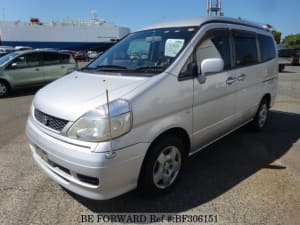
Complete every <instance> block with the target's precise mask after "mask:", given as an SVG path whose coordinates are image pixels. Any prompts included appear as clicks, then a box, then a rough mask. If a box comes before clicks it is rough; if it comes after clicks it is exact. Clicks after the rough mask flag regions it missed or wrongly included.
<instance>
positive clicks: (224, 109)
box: [192, 28, 237, 151]
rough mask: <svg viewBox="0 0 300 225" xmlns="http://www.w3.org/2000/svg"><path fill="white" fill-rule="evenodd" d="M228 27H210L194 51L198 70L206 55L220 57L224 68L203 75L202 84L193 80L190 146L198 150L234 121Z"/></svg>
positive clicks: (234, 95)
mask: <svg viewBox="0 0 300 225" xmlns="http://www.w3.org/2000/svg"><path fill="white" fill-rule="evenodd" d="M229 34H230V33H229V30H227V29H226V28H224V29H213V30H209V31H208V32H207V33H206V35H205V38H203V39H202V40H201V41H200V43H199V44H198V46H197V47H196V50H195V53H194V59H195V61H196V67H197V73H198V74H201V62H202V61H203V60H204V59H208V58H222V59H223V60H224V71H222V72H219V73H215V74H210V75H207V76H206V81H205V83H200V82H199V80H198V78H195V79H194V106H193V146H192V149H193V150H194V151H197V150H198V149H200V148H202V147H203V146H205V145H207V144H209V143H210V142H212V141H213V140H215V139H216V138H218V137H220V136H222V135H224V134H225V133H226V132H228V131H229V130H231V129H232V128H233V127H234V126H235V125H236V124H235V112H236V100H237V96H236V81H235V74H233V73H234V72H233V71H232V70H230V69H231V50H230V49H231V48H230V38H229Z"/></svg>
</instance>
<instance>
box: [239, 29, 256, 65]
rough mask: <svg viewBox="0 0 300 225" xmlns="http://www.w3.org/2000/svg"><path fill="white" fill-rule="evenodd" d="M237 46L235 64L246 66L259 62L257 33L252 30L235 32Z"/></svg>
mask: <svg viewBox="0 0 300 225" xmlns="http://www.w3.org/2000/svg"><path fill="white" fill-rule="evenodd" d="M233 39H234V46H235V65H236V66H245V65H249V64H255V63H257V62H258V57H257V46H256V35H255V34H254V33H250V32H243V31H235V32H233Z"/></svg>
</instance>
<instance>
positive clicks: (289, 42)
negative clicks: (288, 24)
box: [283, 33, 300, 48]
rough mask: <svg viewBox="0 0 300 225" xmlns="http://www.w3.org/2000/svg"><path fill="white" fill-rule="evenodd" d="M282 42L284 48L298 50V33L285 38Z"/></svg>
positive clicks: (299, 35) (299, 41)
mask: <svg viewBox="0 0 300 225" xmlns="http://www.w3.org/2000/svg"><path fill="white" fill-rule="evenodd" d="M283 42H284V43H285V45H284V47H285V48H300V33H298V34H292V35H288V36H286V37H285V38H284V39H283Z"/></svg>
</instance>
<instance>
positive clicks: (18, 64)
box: [5, 53, 44, 87]
mask: <svg viewBox="0 0 300 225" xmlns="http://www.w3.org/2000/svg"><path fill="white" fill-rule="evenodd" d="M40 58H41V55H40V53H28V54H23V55H20V56H18V57H17V58H16V59H14V60H13V61H12V62H11V63H10V65H9V66H7V67H6V69H5V73H7V74H8V76H9V78H10V83H11V84H12V85H13V86H14V87H30V86H36V85H40V84H42V83H44V74H43V71H42V69H41V68H40Z"/></svg>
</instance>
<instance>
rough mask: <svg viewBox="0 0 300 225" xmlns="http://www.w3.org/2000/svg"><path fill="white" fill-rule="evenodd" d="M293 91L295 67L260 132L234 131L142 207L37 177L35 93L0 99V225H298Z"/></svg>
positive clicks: (299, 144) (299, 167)
mask: <svg viewBox="0 0 300 225" xmlns="http://www.w3.org/2000/svg"><path fill="white" fill-rule="evenodd" d="M299 86H300V67H287V68H286V70H285V72H283V73H280V74H279V95H278V97H277V100H276V104H275V106H274V107H273V109H272V111H271V113H270V120H269V123H268V126H267V128H266V129H265V130H264V131H263V132H262V133H259V134H258V133H253V132H251V131H249V130H248V129H247V128H242V129H239V130H238V131H236V132H234V133H233V134H231V135H229V136H227V137H225V138H223V139H222V140H220V141H218V142H217V143H215V144H213V145H211V146H210V147H208V148H206V149H205V150H203V151H201V152H200V153H199V154H196V155H195V156H193V157H192V158H190V159H189V161H188V166H187V168H186V169H185V171H184V176H183V177H182V179H181V182H179V184H178V186H176V188H175V189H174V190H173V192H171V193H169V194H167V195H164V196H160V197H156V198H152V199H148V198H145V197H141V196H140V195H139V194H138V193H137V191H132V192H130V193H127V194H125V195H122V196H120V197H118V198H115V199H112V200H108V201H92V200H88V199H85V198H82V197H80V196H78V195H75V194H73V193H70V192H68V191H66V190H64V189H63V188H61V187H60V186H59V185H58V184H56V183H55V182H53V181H52V180H51V179H50V178H48V177H47V176H46V175H45V174H43V173H42V172H41V171H40V170H39V169H38V167H37V166H36V165H35V163H34V162H33V160H32V157H31V155H30V151H29V148H28V146H27V143H26V139H25V136H24V126H25V122H26V117H27V115H28V111H29V107H30V102H31V100H32V97H33V94H34V93H35V91H36V90H26V91H18V92H15V93H13V94H11V95H10V96H8V97H7V98H3V99H0V171H1V176H0V182H1V183H0V184H1V185H0V224H4V225H10V224H20V225H24V224H43V225H44V224H51V225H54V224H91V223H81V214H94V213H123V212H132V213H141V212H159V213H173V214H195V215H199V214H203V213H213V214H218V215H219V224H226V225H227V224H234V225H239V224H243V225H244V224H250V225H263V224H265V225H267V224H270V225H277V224H286V225H297V224H299V221H300V191H299V190H300V163H299V161H300V141H299V137H300V88H299ZM167 223H168V222H167V221H164V222H163V224H167ZM96 224H101V223H96ZM156 224H160V223H156Z"/></svg>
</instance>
